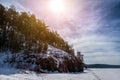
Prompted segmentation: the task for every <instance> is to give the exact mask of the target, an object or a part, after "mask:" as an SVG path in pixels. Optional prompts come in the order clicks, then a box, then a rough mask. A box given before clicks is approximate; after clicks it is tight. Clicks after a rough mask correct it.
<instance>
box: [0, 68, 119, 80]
mask: <svg viewBox="0 0 120 80" xmlns="http://www.w3.org/2000/svg"><path fill="white" fill-rule="evenodd" d="M1 71H3V70H1ZM8 72H9V70H8ZM0 80H120V69H88V70H85V72H84V73H52V74H35V73H33V72H30V73H29V72H28V73H26V74H25V73H24V74H20V73H8V74H5V73H4V72H3V73H2V72H1V73H0Z"/></svg>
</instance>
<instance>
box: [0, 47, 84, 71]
mask: <svg viewBox="0 0 120 80" xmlns="http://www.w3.org/2000/svg"><path fill="white" fill-rule="evenodd" d="M4 55H6V59H5V57H4ZM4 55H3V54H1V56H3V57H2V58H4V59H5V60H3V59H2V58H1V59H0V60H2V61H1V64H2V62H6V63H9V64H10V65H11V66H13V67H16V68H18V69H25V70H32V71H36V72H80V71H83V67H84V66H83V63H82V60H81V59H79V58H77V57H75V56H73V55H70V54H68V53H67V52H65V51H63V50H60V49H57V48H55V47H53V46H50V45H49V46H48V50H47V51H43V52H41V53H32V52H25V51H21V52H19V53H13V54H12V53H7V52H6V53H4ZM71 65H72V66H71Z"/></svg>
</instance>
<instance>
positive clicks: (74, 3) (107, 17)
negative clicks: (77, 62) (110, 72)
mask: <svg viewBox="0 0 120 80" xmlns="http://www.w3.org/2000/svg"><path fill="white" fill-rule="evenodd" d="M51 1H52V0H0V3H1V4H3V5H4V6H6V7H9V6H10V5H14V6H15V7H16V9H17V10H18V11H26V12H30V13H33V14H35V15H36V16H37V18H38V19H41V20H43V21H44V22H45V23H46V24H47V25H48V26H49V28H50V29H52V30H56V31H57V32H58V33H59V34H60V35H61V36H62V37H63V38H64V39H65V40H66V41H68V43H69V44H71V45H73V47H74V49H75V51H81V53H82V54H83V55H84V60H85V63H86V64H115V65H120V0H63V2H64V11H63V12H60V13H57V12H54V11H52V10H51V9H50V6H49V5H50V2H51Z"/></svg>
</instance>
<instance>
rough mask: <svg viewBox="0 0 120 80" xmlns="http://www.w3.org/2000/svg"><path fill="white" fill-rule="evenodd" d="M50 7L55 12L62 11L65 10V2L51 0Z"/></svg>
mask: <svg viewBox="0 0 120 80" xmlns="http://www.w3.org/2000/svg"><path fill="white" fill-rule="evenodd" d="M50 9H51V10H52V11H53V12H57V13H61V12H63V11H64V2H63V0H51V2H50Z"/></svg>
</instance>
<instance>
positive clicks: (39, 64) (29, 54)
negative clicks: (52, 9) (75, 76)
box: [0, 5, 84, 73]
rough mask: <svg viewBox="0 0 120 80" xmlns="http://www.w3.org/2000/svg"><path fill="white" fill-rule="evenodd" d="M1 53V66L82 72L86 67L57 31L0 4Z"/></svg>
mask: <svg viewBox="0 0 120 80" xmlns="http://www.w3.org/2000/svg"><path fill="white" fill-rule="evenodd" d="M0 55H1V56H0V57H1V59H0V64H1V65H5V64H7V65H6V66H11V67H14V68H17V69H24V70H31V71H35V72H42V73H46V72H80V71H83V67H84V64H83V62H82V60H81V59H80V58H77V57H76V56H75V55H74V50H73V48H72V47H71V46H70V45H69V44H68V43H67V42H66V41H64V39H63V38H62V37H60V35H59V34H58V33H57V32H55V31H51V30H50V29H48V26H46V24H45V23H44V22H43V21H41V20H39V19H36V17H35V15H33V14H30V13H26V12H17V11H16V10H15V8H14V6H11V7H10V8H5V7H4V6H2V5H0ZM71 65H72V66H71ZM6 66H5V67H6Z"/></svg>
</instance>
